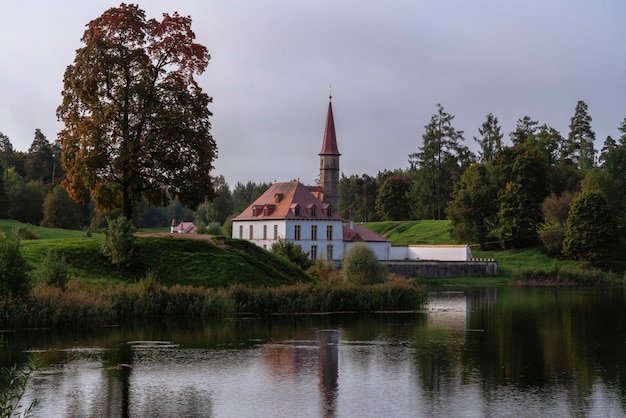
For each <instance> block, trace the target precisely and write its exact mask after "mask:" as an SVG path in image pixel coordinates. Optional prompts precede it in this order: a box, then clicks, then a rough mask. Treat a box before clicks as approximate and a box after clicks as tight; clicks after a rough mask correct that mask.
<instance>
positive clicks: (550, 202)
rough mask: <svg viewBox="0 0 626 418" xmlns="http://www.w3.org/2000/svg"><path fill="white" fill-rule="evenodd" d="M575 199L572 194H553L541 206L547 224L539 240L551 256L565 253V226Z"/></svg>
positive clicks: (542, 228)
mask: <svg viewBox="0 0 626 418" xmlns="http://www.w3.org/2000/svg"><path fill="white" fill-rule="evenodd" d="M575 198H576V195H575V194H574V193H571V192H563V193H562V194H561V195H559V196H557V195H555V194H551V195H550V196H548V197H546V198H545V199H544V201H543V203H542V204H541V212H542V214H543V217H544V220H545V223H544V225H543V226H542V227H541V228H540V229H539V232H538V233H539V239H540V240H541V242H542V243H543V245H544V247H546V250H547V251H548V253H549V254H552V255H560V254H562V252H563V239H564V237H565V226H566V222H567V217H568V216H569V211H570V207H571V205H572V202H573V201H574V199H575Z"/></svg>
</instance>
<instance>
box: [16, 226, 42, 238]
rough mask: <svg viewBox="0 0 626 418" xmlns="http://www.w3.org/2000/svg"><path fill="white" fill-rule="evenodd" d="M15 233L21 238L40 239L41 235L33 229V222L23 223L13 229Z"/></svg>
mask: <svg viewBox="0 0 626 418" xmlns="http://www.w3.org/2000/svg"><path fill="white" fill-rule="evenodd" d="M13 234H14V235H15V236H17V237H18V238H19V239H39V236H38V235H37V234H35V231H33V226H32V225H31V224H23V225H19V226H16V227H15V228H14V229H13Z"/></svg>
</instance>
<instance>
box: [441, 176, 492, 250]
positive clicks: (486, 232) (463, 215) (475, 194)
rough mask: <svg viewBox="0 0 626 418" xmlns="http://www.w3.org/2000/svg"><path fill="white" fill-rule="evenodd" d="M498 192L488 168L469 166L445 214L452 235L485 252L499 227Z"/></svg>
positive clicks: (457, 185)
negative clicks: (495, 229)
mask: <svg viewBox="0 0 626 418" xmlns="http://www.w3.org/2000/svg"><path fill="white" fill-rule="evenodd" d="M497 194H498V192H497V189H496V187H495V185H494V184H493V183H492V182H491V180H490V179H489V175H488V172H487V167H486V165H485V164H474V165H472V166H470V167H469V168H468V169H467V170H465V173H463V175H462V176H461V179H460V180H459V182H458V183H456V185H455V186H454V192H453V193H452V200H451V201H450V203H449V204H448V208H447V211H446V214H447V215H448V219H450V225H451V228H450V235H451V236H452V237H453V238H454V239H456V240H458V241H461V242H463V241H465V242H471V243H474V242H478V243H479V244H480V248H481V249H482V250H484V249H485V244H486V241H487V239H488V237H489V236H490V234H491V233H492V231H493V230H494V227H495V225H496V224H497V219H496V213H497V210H498V206H497V200H496V198H497Z"/></svg>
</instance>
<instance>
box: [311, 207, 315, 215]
mask: <svg viewBox="0 0 626 418" xmlns="http://www.w3.org/2000/svg"><path fill="white" fill-rule="evenodd" d="M311 216H315V206H311Z"/></svg>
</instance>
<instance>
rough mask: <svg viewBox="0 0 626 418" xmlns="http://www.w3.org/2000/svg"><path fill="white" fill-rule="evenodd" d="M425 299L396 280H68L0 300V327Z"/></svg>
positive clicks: (364, 306) (404, 305)
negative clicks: (209, 283)
mask: <svg viewBox="0 0 626 418" xmlns="http://www.w3.org/2000/svg"><path fill="white" fill-rule="evenodd" d="M425 300H426V292H425V290H424V288H423V287H421V286H418V285H416V284H415V283H414V282H413V281H410V280H400V279H397V280H391V281H389V282H387V283H384V284H380V285H374V286H352V285H345V284H333V283H322V284H312V283H301V284H295V285H285V286H279V287H250V286H244V285H234V286H230V287H226V288H205V287H193V286H182V285H175V286H172V287H168V286H164V285H160V284H159V283H158V281H157V280H156V278H155V277H154V275H153V273H150V274H148V275H147V276H146V277H145V278H143V279H142V280H140V281H139V282H137V283H135V284H132V285H124V284H122V285H93V284H88V283H85V282H81V281H78V280H70V281H69V282H68V284H67V286H66V288H65V290H62V289H60V288H58V287H57V286H51V285H48V284H40V285H38V286H36V287H35V288H34V289H33V291H32V293H31V295H30V297H29V298H26V299H19V298H12V297H6V298H2V299H0V326H2V327H10V328H17V327H78V326H84V325H101V324H112V323H118V322H119V321H121V320H124V319H126V318H136V317H150V316H171V317H176V316H194V317H210V316H218V315H229V314H238V313H254V314H262V315H268V314H274V313H318V312H345V311H354V312H371V311H392V310H416V309H419V308H420V307H421V306H422V305H423V304H424V302H425Z"/></svg>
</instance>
